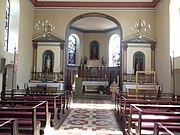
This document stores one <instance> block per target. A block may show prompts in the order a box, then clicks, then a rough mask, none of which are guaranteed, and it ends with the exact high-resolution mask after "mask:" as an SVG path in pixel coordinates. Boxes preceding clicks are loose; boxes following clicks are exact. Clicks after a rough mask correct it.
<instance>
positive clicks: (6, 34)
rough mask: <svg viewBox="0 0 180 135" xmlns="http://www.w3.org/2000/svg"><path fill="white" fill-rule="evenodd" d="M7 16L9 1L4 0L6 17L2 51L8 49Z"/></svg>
mask: <svg viewBox="0 0 180 135" xmlns="http://www.w3.org/2000/svg"><path fill="white" fill-rule="evenodd" d="M9 17H10V2H9V0H6V18H5V29H4V51H6V52H7V51H8V37H9Z"/></svg>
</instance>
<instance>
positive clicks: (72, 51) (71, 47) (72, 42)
mask: <svg viewBox="0 0 180 135" xmlns="http://www.w3.org/2000/svg"><path fill="white" fill-rule="evenodd" d="M68 40H69V43H68V64H69V65H75V64H76V46H77V39H76V37H75V36H74V35H73V34H71V35H70V36H69V38H68Z"/></svg>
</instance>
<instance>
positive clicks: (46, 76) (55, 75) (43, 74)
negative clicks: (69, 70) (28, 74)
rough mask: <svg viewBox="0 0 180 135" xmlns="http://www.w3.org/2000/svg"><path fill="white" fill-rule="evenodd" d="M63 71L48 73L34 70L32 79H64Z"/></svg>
mask: <svg viewBox="0 0 180 135" xmlns="http://www.w3.org/2000/svg"><path fill="white" fill-rule="evenodd" d="M63 75H64V74H63V73H62V72H53V73H46V72H32V80H38V81H43V82H46V81H62V80H63Z"/></svg>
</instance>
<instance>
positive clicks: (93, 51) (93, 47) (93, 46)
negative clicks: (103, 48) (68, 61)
mask: <svg viewBox="0 0 180 135" xmlns="http://www.w3.org/2000/svg"><path fill="white" fill-rule="evenodd" d="M90 59H94V60H96V59H99V43H98V42H97V41H91V43H90Z"/></svg>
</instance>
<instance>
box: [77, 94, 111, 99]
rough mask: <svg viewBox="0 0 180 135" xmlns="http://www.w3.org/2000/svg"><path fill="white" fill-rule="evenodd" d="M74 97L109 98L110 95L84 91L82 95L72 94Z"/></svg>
mask: <svg viewBox="0 0 180 135" xmlns="http://www.w3.org/2000/svg"><path fill="white" fill-rule="evenodd" d="M74 98H82V99H100V100H111V95H107V94H99V93H84V94H83V95H78V96H74Z"/></svg>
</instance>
